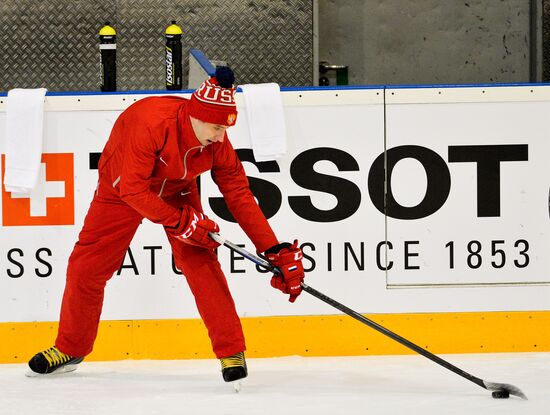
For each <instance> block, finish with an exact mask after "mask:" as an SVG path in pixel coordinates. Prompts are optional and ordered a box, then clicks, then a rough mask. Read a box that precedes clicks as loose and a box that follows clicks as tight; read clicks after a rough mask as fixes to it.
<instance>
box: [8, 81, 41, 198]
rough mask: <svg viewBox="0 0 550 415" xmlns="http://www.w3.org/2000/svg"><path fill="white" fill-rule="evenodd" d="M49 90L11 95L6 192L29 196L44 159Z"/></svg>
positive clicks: (19, 90)
mask: <svg viewBox="0 0 550 415" xmlns="http://www.w3.org/2000/svg"><path fill="white" fill-rule="evenodd" d="M46 91H47V90H46V88H37V89H12V90H10V91H9V92H8V100H7V120H6V121H7V122H6V172H5V174H4V186H5V188H6V192H14V193H26V194H29V193H30V192H31V191H32V189H33V188H34V187H35V185H36V181H37V178H38V173H39V170H40V161H41V159H42V142H43V136H44V134H43V126H44V97H45V95H46Z"/></svg>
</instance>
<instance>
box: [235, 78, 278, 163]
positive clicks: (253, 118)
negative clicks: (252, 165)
mask: <svg viewBox="0 0 550 415" xmlns="http://www.w3.org/2000/svg"><path fill="white" fill-rule="evenodd" d="M240 87H241V89H242V91H243V97H244V103H245V107H246V114H247V116H248V129H249V132H250V140H251V141H252V151H253V152H254V158H255V159H256V161H269V160H275V159H278V158H281V157H282V156H283V155H284V154H285V153H286V126H285V117H284V113H283V100H282V99H281V90H280V88H279V85H278V84H275V83H268V84H246V85H240Z"/></svg>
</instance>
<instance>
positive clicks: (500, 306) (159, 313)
mask: <svg viewBox="0 0 550 415" xmlns="http://www.w3.org/2000/svg"><path fill="white" fill-rule="evenodd" d="M148 95H150V94H141V93H136V94H112V95H107V94H106V95H97V94H82V95H70V94H66V95H59V94H58V95H55V94H52V95H48V96H47V97H46V104H45V110H46V113H45V139H44V150H43V159H42V163H43V164H42V166H43V170H42V172H41V177H40V180H41V182H40V185H39V186H38V188H37V189H36V191H35V192H34V193H33V195H32V197H31V198H17V197H13V195H11V194H9V193H7V192H5V191H4V189H3V188H2V207H1V209H2V215H1V217H2V232H1V233H0V258H2V261H1V262H0V263H1V264H2V268H3V269H2V274H1V275H0V321H1V322H3V324H2V326H1V328H0V330H3V331H5V332H19V331H20V330H23V332H24V333H28V334H29V336H32V337H33V338H34V339H37V340H40V339H43V342H44V343H46V344H48V343H51V339H52V338H53V337H54V335H53V333H54V331H52V330H53V329H51V330H49V329H47V328H48V327H55V326H52V324H51V323H34V322H48V321H56V320H57V318H58V315H59V306H60V300H61V296H62V293H63V286H64V278H65V276H64V273H65V268H66V262H67V258H68V256H69V255H70V251H71V249H72V246H73V244H74V242H75V240H76V238H77V234H78V231H79V230H80V227H81V224H82V222H83V219H84V215H85V213H86V210H87V207H88V205H89V202H90V200H91V197H92V193H93V190H94V189H95V186H96V181H97V169H96V164H97V157H98V156H99V154H100V152H101V150H102V148H103V146H104V144H105V142H106V139H107V137H108V134H109V131H110V129H111V127H112V125H113V123H114V121H115V119H116V117H117V116H118V115H119V114H120V112H121V111H122V110H123V109H124V108H126V107H127V106H128V105H130V104H131V103H133V102H135V101H136V100H138V99H141V98H143V97H145V96H148ZM182 95H183V96H188V94H185V93H183V94H182ZM237 100H238V103H239V108H240V112H239V121H238V123H237V125H236V126H235V127H233V128H232V129H231V130H230V131H229V137H230V139H231V141H232V143H233V146H234V147H235V148H236V149H237V150H238V153H239V156H240V157H241V159H242V160H243V164H244V166H245V170H246V172H247V175H248V176H249V179H250V182H251V186H252V188H253V190H254V191H255V193H256V197H257V198H258V200H259V201H260V205H262V206H263V207H265V209H267V211H268V213H269V214H268V216H269V220H270V223H271V225H272V227H273V228H274V230H275V232H276V234H277V236H278V237H279V238H280V239H281V240H291V239H294V238H298V239H299V240H300V242H301V244H302V249H303V251H304V254H305V261H304V265H305V267H306V271H307V281H308V283H309V284H310V285H311V286H313V287H314V288H316V289H318V290H320V291H322V292H324V293H326V294H328V295H329V296H331V297H333V298H335V299H337V300H338V301H341V302H343V303H345V304H346V305H348V306H350V307H352V308H354V309H355V310H357V311H358V312H361V313H366V314H369V315H373V314H374V315H384V316H390V315H392V314H395V315H396V318H398V319H399V320H403V321H412V320H415V319H416V318H419V319H420V320H421V321H422V319H423V316H431V317H433V318H435V319H436V320H441V321H448V322H449V324H451V323H452V322H453V321H455V320H456V321H470V320H468V319H466V320H464V318H463V316H465V315H469V313H483V315H484V316H487V318H489V317H488V316H501V314H499V312H506V313H509V315H513V316H522V317H518V318H514V320H513V321H514V322H517V327H516V328H514V327H515V326H514V325H513V323H512V327H509V325H510V324H511V323H510V321H508V319H509V318H508V317H495V319H494V320H493V323H494V326H493V327H494V330H495V332H497V333H499V332H504V333H515V334H517V333H521V327H522V326H523V319H529V317H525V316H526V315H525V314H523V313H528V314H531V313H543V314H542V316H544V311H545V310H549V309H550V307H549V306H550V285H549V282H550V263H549V262H550V257H549V256H548V255H547V252H548V251H549V248H550V242H549V235H550V230H549V227H550V220H549V217H548V189H549V182H548V174H547V165H548V161H550V160H548V158H549V157H550V151H549V150H550V148H549V147H550V140H548V139H547V137H546V133H545V131H546V126H545V115H546V114H548V113H549V112H550V92H549V87H548V86H506V87H504V86H503V87H482V86H480V87H468V88H395V89H383V88H350V89H343V90H338V89H327V90H314V89H313V90H290V91H285V92H283V101H284V105H285V117H286V123H287V125H286V127H287V134H288V141H287V143H288V153H287V155H285V156H284V157H283V158H282V159H280V160H278V161H277V162H273V163H262V164H259V163H255V162H254V160H253V158H252V151H251V144H250V142H251V140H250V136H249V133H248V120H247V118H246V112H245V110H244V104H243V100H242V96H241V94H237ZM5 109H6V97H5V96H4V97H1V96H0V137H2V139H1V140H0V151H1V152H2V154H4V153H5V144H4V141H5V133H4V130H5V123H6V113H5ZM388 163H389V165H391V172H389V173H391V176H388V175H387V174H388V171H387V170H384V166H387V165H388ZM3 169H4V159H2V171H3ZM385 188H387V189H389V191H390V193H391V194H390V195H391V200H390V199H388V197H389V196H388V195H386V199H385V196H384V189H385ZM201 191H202V196H201V197H202V203H203V207H204V210H205V212H206V213H207V214H208V215H209V216H211V217H212V218H213V219H214V220H216V222H218V223H219V224H220V227H221V233H222V235H223V236H224V237H225V238H227V239H229V240H231V241H233V242H235V243H238V244H242V245H244V246H245V247H246V248H247V249H248V250H251V251H254V247H253V246H252V244H251V243H250V241H249V240H248V239H247V238H246V236H245V235H244V233H243V232H242V231H241V230H240V228H239V227H238V225H236V224H235V223H232V222H231V221H230V219H229V218H228V217H227V215H226V214H225V208H224V207H223V206H222V205H220V204H219V198H220V194H219V192H218V190H217V188H216V186H215V184H214V183H213V181H212V179H211V178H210V176H209V175H203V176H202V177H201ZM384 203H388V210H387V211H385V210H384ZM219 258H220V262H221V264H222V267H223V269H224V270H225V271H226V274H227V275H228V283H229V285H230V288H231V290H232V293H233V295H234V298H235V302H236V304H237V309H238V312H239V314H240V315H241V316H242V317H243V321H244V322H245V323H244V324H245V325H249V326H250V327H255V328H254V330H252V329H250V330H248V331H249V333H248V332H247V338H248V339H251V338H252V337H253V336H254V333H256V332H261V331H260V330H259V329H258V327H257V326H259V325H261V324H262V325H263V324H266V321H270V322H271V323H270V324H268V326H269V327H270V330H269V332H268V333H267V334H266V333H263V335H264V337H266V338H268V339H269V338H270V335H272V336H273V341H275V340H276V339H284V341H280V342H279V344H278V345H277V346H273V347H271V348H270V347H269V346H267V345H266V344H263V345H262V346H261V348H258V349H257V353H259V355H261V356H267V355H269V354H270V353H274V354H273V355H277V353H278V352H277V350H280V343H285V344H288V345H289V346H288V351H285V352H284V353H283V352H279V353H280V354H286V353H288V354H301V353H305V354H307V353H308V352H304V350H305V348H304V347H303V345H304V344H306V343H307V342H304V341H299V342H298V341H296V342H294V341H289V337H292V336H289V335H288V334H287V333H288V331H289V328H288V327H289V325H291V326H292V324H293V323H291V322H292V321H294V320H296V321H301V320H300V319H302V318H303V319H304V321H315V322H316V323H315V324H317V322H319V321H323V322H324V323H322V324H321V326H320V327H321V328H322V327H323V324H328V323H327V321H333V320H332V319H336V320H334V321H335V322H336V321H339V320H338V318H339V317H334V316H331V314H332V315H334V314H338V313H339V312H338V311H337V310H335V309H332V308H330V307H328V306H326V305H325V304H323V303H321V302H320V301H318V300H316V299H315V298H313V297H310V296H307V295H304V296H302V297H301V298H300V301H298V302H297V303H295V304H292V305H291V304H289V303H288V302H287V301H286V299H285V298H284V297H283V296H281V295H279V293H277V292H275V291H273V289H272V288H271V287H269V283H268V278H267V276H266V275H264V274H259V273H258V272H257V271H256V269H255V268H254V266H253V265H252V264H250V263H249V262H248V261H245V260H244V259H243V258H241V257H238V256H235V255H233V254H231V253H230V252H229V251H228V250H226V249H220V250H219ZM128 293H131V295H128ZM537 315H538V316H540V315H541V314H537ZM274 316H280V317H274ZM301 316H308V317H301ZM438 316H441V317H438ZM102 318H103V319H104V320H106V321H108V322H109V323H104V324H103V325H102V333H104V334H103V336H104V338H107V339H117V341H116V342H114V343H111V345H112V344H125V345H126V344H127V341H126V340H124V339H125V336H128V338H129V339H133V338H134V337H135V336H137V337H138V338H139V335H140V334H141V333H144V331H143V330H144V329H143V327H153V326H154V327H158V334H157V332H156V331H154V330H152V331H151V334H150V335H149V334H148V335H147V336H146V337H154V336H157V335H158V336H160V338H163V336H165V335H166V336H170V333H171V331H172V330H173V325H174V324H176V325H177V324H185V327H186V330H185V332H186V333H187V336H185V338H186V339H187V340H185V341H191V342H194V341H195V340H193V339H195V338H200V336H202V335H201V334H200V333H202V332H203V328H202V323H201V322H200V321H199V320H198V313H197V311H196V308H195V305H194V303H193V300H192V296H191V293H190V292H189V289H188V287H187V285H186V284H185V281H184V278H182V277H181V275H179V272H178V271H177V269H175V268H174V266H173V264H172V259H171V256H170V250H169V246H168V243H167V242H166V240H165V236H164V235H163V232H162V229H161V228H160V227H158V226H156V225H153V224H152V223H150V222H148V221H145V222H144V224H143V225H142V226H141V227H140V229H139V230H138V233H137V234H136V237H135V238H134V240H133V241H132V244H131V247H130V252H129V253H128V254H127V255H126V257H125V259H124V262H123V264H122V267H121V269H120V271H119V273H117V274H115V276H114V277H113V278H112V279H111V281H110V282H109V284H108V288H107V290H106V299H105V306H104V310H103V315H102ZM327 319H328V320H327ZM411 319H412V320H411ZM544 319H545V317H544V318H536V319H535V320H534V323H535V324H538V323H540V322H542V321H544ZM531 320H532V319H529V321H531ZM273 321H275V322H280V323H278V324H275V323H273ZM520 322H521V323H520ZM29 324H30V326H29ZM331 324H333V323H331ZM334 324H336V326H335V327H333V328H334V330H335V332H338V330H337V328H338V327H339V323H334ZM354 324H357V323H354ZM418 324H420V323H418ZM137 326H139V330H138V329H137V328H136V327H137ZM29 327H35V328H36V330H38V331H37V332H35V333H32V332H33V330H34V329H31V331H30V332H29V331H28V330H29ZM189 327H192V329H190V328H189ZM264 327H265V326H264ZM330 327H331V328H330V330H333V328H332V326H330ZM413 327H416V329H417V330H420V331H419V332H421V333H422V334H425V335H426V336H423V337H422V338H426V341H428V340H429V341H431V342H436V343H437V341H439V340H441V341H443V343H444V345H443V346H442V347H443V348H444V349H445V351H446V352H449V353H452V352H455V351H454V350H453V347H456V348H457V349H458V351H457V352H467V351H478V349H477V348H476V347H478V346H474V345H473V344H474V343H476V337H475V336H473V337H471V336H466V337H467V338H470V340H471V342H472V344H471V346H467V347H466V346H464V347H465V349H463V348H461V347H462V346H458V345H456V342H455V341H454V340H453V339H452V338H448V339H447V340H445V339H443V338H441V339H440V338H439V334H438V333H441V330H440V329H437V330H432V326H430V325H429V324H428V325H426V326H425V325H423V324H420V325H419V326H417V325H413ZM541 327H544V326H541ZM509 328H510V329H511V330H512V331H511V332H509V331H508V329H509ZM302 329H304V328H303V327H302ZM361 330H364V329H362V328H361ZM464 330H465V332H472V333H477V332H476V331H475V330H473V331H472V327H469V326H466V327H465V328H464ZM297 331H298V332H300V330H298V329H297ZM320 331H321V329H316V330H312V331H311V332H310V331H308V330H305V331H304V333H308V335H310V334H311V333H312V332H316V333H317V332H320ZM165 332H166V333H165ZM546 332H547V330H540V331H539V333H537V334H536V335H535V333H536V330H534V331H533V336H529V335H525V336H524V334H523V333H522V334H521V336H524V337H523V338H522V341H525V344H524V345H523V346H521V350H539V349H538V348H539V347H541V345H544V344H545V341H546V339H545V338H544V337H545V336H547V335H546V334H545V333H546ZM31 333H32V334H31ZM37 333H42V335H40V336H38V334H37ZM128 333H131V334H128ZM163 333H165V334H163ZM344 333H345V334H344V335H343V337H342V342H336V343H331V342H329V343H328V344H327V347H326V348H323V347H318V346H316V345H315V342H314V341H313V342H310V343H309V344H311V346H309V347H308V350H317V352H316V353H318V354H323V353H326V354H336V355H338V354H356V353H357V354H362V353H361V351H360V350H359V347H357V348H355V347H352V348H351V349H348V348H346V347H345V346H344V344H354V342H353V341H351V342H350V341H347V340H349V338H351V337H353V336H355V331H354V330H350V331H349V332H347V331H345V332H344ZM515 334H514V335H513V336H510V337H506V338H504V337H502V336H500V337H495V338H499V339H501V343H500V346H495V347H496V349H493V351H513V350H514V347H515V346H514V345H515V344H517V343H516V340H517V338H516V337H517V336H516V335H515ZM36 336H38V337H36ZM375 336H380V335H378V334H375ZM521 336H520V337H521ZM2 337H3V336H2ZM23 337H24V338H26V336H23ZM203 337H204V336H203ZM310 337H311V336H310ZM182 338H183V337H182ZM293 338H300V337H299V336H298V337H297V336H295V335H293ZM312 338H313V339H315V338H317V337H316V336H313V337H312ZM205 339H206V338H205ZM205 339H203V340H200V341H199V340H197V341H198V342H199V344H201V345H202V346H201V347H200V348H194V349H196V350H197V352H196V353H197V356H208V355H209V354H210V353H211V352H210V351H209V345H208V344H207V342H206V343H205V342H204V341H205ZM438 339H439V340H438ZM206 340H207V339H206ZM344 340H346V341H344ZM182 341H183V340H182ZM369 341H370V340H369ZM101 342H102V337H101V335H100V338H99V339H98V348H97V350H102V349H101V346H100V344H101ZM249 342H250V340H249ZM325 342H326V341H325ZM445 342H446V343H445ZM272 343H273V342H271V343H269V344H272ZM477 343H479V341H478V342H477ZM4 344H10V343H4ZM139 344H141V343H132V346H131V347H129V348H128V347H120V348H117V350H112V349H111V352H110V353H111V355H109V353H104V352H99V351H98V352H97V353H98V355H97V356H100V357H97V358H98V359H99V358H101V359H108V358H113V356H115V355H116V356H124V354H125V353H130V355H132V356H138V355H139V353H142V354H143V355H144V356H145V355H146V353H145V351H140V346H139ZM438 344H439V343H438ZM445 344H446V346H445ZM468 344H469V343H468ZM522 344H523V343H522ZM527 344H531V346H527ZM535 344H536V346H535ZM3 347H6V349H5V352H6V359H8V360H9V359H12V360H10V361H14V360H13V358H9V357H8V356H9V355H10V354H11V352H10V351H9V350H10V349H11V346H10V347H9V349H8V346H2V347H0V351H2V348H3ZM143 347H145V346H143ZM249 347H250V346H249ZM285 347H286V346H285ZM365 347H366V346H365ZM446 347H448V348H446ZM499 347H500V348H501V349H499ZM529 347H531V349H529ZM542 347H544V346H542ZM125 350H131V352H127V351H125ZM253 350H256V348H253ZM267 350H272V351H271V352H267ZM285 350H286V349H285ZM373 350H376V351H377V352H376V353H379V352H382V353H383V352H384V350H393V349H392V348H391V347H390V346H388V345H386V344H385V343H384V346H383V347H374V346H373V347H368V350H365V351H364V352H367V353H371V352H373ZM180 353H183V354H182V355H180V356H179V357H184V356H187V355H186V354H185V353H187V352H184V351H180ZM253 353H256V352H253ZM130 355H126V356H130ZM138 357H139V356H138ZM166 358H168V357H166ZM0 361H1V359H0ZM15 361H17V360H15Z"/></svg>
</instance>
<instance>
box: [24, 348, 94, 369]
mask: <svg viewBox="0 0 550 415" xmlns="http://www.w3.org/2000/svg"><path fill="white" fill-rule="evenodd" d="M83 360H84V357H73V356H69V355H68V354H65V353H63V352H62V351H61V350H59V349H58V348H57V347H55V346H53V347H50V348H49V349H47V350H44V351H43V352H40V353H37V354H35V355H34V356H33V358H32V359H31V360H29V367H30V368H31V370H32V371H33V372H35V373H40V374H43V375H45V374H47V373H53V372H59V373H60V372H72V371H73V370H76V365H77V364H79V363H80V362H82V361H83Z"/></svg>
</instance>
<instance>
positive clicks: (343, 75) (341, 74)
mask: <svg viewBox="0 0 550 415" xmlns="http://www.w3.org/2000/svg"><path fill="white" fill-rule="evenodd" d="M332 71H334V72H335V73H336V85H348V84H349V79H348V66H347V65H330V64H329V63H328V62H320V63H319V72H320V73H321V74H322V75H325V74H327V72H332ZM319 81H320V82H319V84H320V85H321V86H326V85H329V84H330V82H329V80H328V77H326V76H322V77H321V78H320V79H319Z"/></svg>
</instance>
